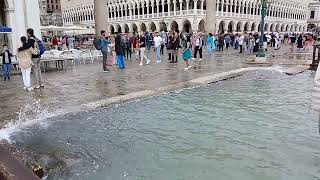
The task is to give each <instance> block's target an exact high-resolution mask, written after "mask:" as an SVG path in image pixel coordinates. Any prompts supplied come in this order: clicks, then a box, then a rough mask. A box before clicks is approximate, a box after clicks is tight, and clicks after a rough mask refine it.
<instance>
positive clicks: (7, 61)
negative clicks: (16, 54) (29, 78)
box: [4, 52, 9, 64]
mask: <svg viewBox="0 0 320 180" xmlns="http://www.w3.org/2000/svg"><path fill="white" fill-rule="evenodd" d="M4 62H5V63H7V64H9V54H8V52H5V53H4Z"/></svg>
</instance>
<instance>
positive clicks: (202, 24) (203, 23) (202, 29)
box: [198, 19, 206, 32]
mask: <svg viewBox="0 0 320 180" xmlns="http://www.w3.org/2000/svg"><path fill="white" fill-rule="evenodd" d="M205 27H206V21H205V20H204V19H202V20H201V21H200V22H199V25H198V31H199V32H206V28H205Z"/></svg>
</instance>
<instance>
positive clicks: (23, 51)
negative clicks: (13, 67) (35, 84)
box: [17, 36, 38, 91]
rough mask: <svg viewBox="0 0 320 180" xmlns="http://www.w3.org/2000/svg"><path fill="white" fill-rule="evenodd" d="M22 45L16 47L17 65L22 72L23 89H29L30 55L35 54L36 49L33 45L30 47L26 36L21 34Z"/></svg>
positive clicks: (31, 63) (31, 62)
mask: <svg viewBox="0 0 320 180" xmlns="http://www.w3.org/2000/svg"><path fill="white" fill-rule="evenodd" d="M20 40H21V43H22V46H21V47H20V48H18V52H17V57H18V61H19V67H20V69H21V73H22V79H23V84H24V88H23V89H24V90H26V91H31V90H32V87H31V78H30V74H31V67H32V65H33V61H32V59H31V58H32V55H37V54H38V51H37V50H36V49H34V48H33V47H30V46H29V45H28V44H27V38H26V37H25V36H22V37H21V38H20Z"/></svg>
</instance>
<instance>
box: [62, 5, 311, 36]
mask: <svg viewBox="0 0 320 180" xmlns="http://www.w3.org/2000/svg"><path fill="white" fill-rule="evenodd" d="M87 1H90V2H87V3H82V5H81V6H77V7H70V8H69V9H65V10H63V20H64V23H65V24H72V23H73V22H75V21H78V22H94V17H93V0H87ZM106 5H107V8H106V9H107V11H108V13H107V14H108V15H107V17H106V18H107V19H106V21H107V22H108V23H109V25H108V26H109V27H108V28H109V29H108V30H109V32H110V33H114V32H137V31H162V30H164V31H170V30H175V31H176V30H179V31H180V32H192V31H202V32H205V31H206V23H213V22H207V19H206V12H207V11H210V12H212V11H215V10H216V31H217V32H242V31H258V28H259V24H260V17H261V16H260V14H261V5H260V1H259V0H216V9H215V8H212V7H207V6H206V0H108V1H106ZM307 13H308V2H306V1H301V0H300V1H299V0H275V2H274V3H272V4H270V6H269V10H268V15H267V17H266V22H265V30H266V31H281V32H287V31H291V32H302V31H306V30H307Z"/></svg>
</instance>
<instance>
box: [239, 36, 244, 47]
mask: <svg viewBox="0 0 320 180" xmlns="http://www.w3.org/2000/svg"><path fill="white" fill-rule="evenodd" d="M243 41H244V36H243V35H241V36H240V38H239V45H243Z"/></svg>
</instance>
